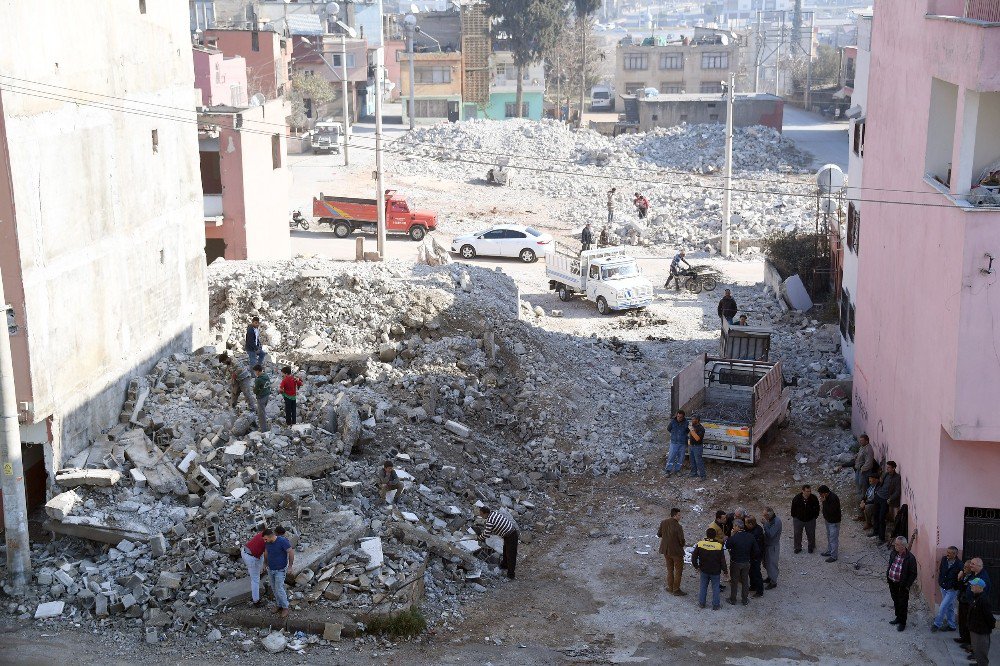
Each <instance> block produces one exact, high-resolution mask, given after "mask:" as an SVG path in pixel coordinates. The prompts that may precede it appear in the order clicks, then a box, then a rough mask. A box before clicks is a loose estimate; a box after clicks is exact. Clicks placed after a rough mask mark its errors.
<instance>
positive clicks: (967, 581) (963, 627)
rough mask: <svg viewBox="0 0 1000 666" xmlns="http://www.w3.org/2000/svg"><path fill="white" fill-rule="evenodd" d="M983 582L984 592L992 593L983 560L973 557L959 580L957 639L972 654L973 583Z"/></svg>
mask: <svg viewBox="0 0 1000 666" xmlns="http://www.w3.org/2000/svg"><path fill="white" fill-rule="evenodd" d="M977 578H978V579H979V580H981V581H983V591H984V592H985V593H986V594H989V592H990V582H991V581H990V576H989V574H988V573H986V570H985V569H984V568H983V560H982V558H979V557H973V558H972V559H970V560H969V561H968V563H967V564H966V566H965V568H964V569H963V572H962V577H961V578H960V579H959V584H960V586H961V590H960V591H959V595H958V638H956V639H955V641H956V642H957V643H959V644H960V645H961V646H962V647H963V648H964V649H965V651H966V652H972V635H971V633H970V629H969V610H970V609H971V608H972V602H973V601H974V600H975V595H973V593H972V587H971V583H972V581H973V580H975V579H977Z"/></svg>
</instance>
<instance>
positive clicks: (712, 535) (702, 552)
mask: <svg viewBox="0 0 1000 666" xmlns="http://www.w3.org/2000/svg"><path fill="white" fill-rule="evenodd" d="M719 536H720V534H719V533H717V532H716V531H715V528H713V527H709V528H708V529H707V530H705V538H704V539H702V540H701V541H699V542H698V543H697V544H695V547H694V551H693V552H692V553H691V564H692V566H694V568H695V569H697V570H698V572H699V574H700V575H701V583H700V584H699V587H698V605H699V606H700V607H701V608H704V607H705V601H706V597H707V596H708V586H709V585H711V586H712V610H719V607H720V606H722V601H721V599H720V598H719V594H720V584H719V578H720V576H721V574H722V572H723V570H725V568H726V553H725V551H724V550H723V549H722V544H721V543H719V541H718V538H719Z"/></svg>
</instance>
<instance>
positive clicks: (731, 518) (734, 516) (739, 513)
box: [722, 506, 747, 537]
mask: <svg viewBox="0 0 1000 666" xmlns="http://www.w3.org/2000/svg"><path fill="white" fill-rule="evenodd" d="M746 516H747V510H746V509H744V508H743V507H739V506H738V507H736V509H734V510H733V512H732V513H729V514H726V524H725V525H723V526H722V527H723V529H724V530H725V535H726V536H727V537H729V536H730V535H731V534H732V533H733V525H734V524H735V523H736V521H737V520H743V519H744V518H746Z"/></svg>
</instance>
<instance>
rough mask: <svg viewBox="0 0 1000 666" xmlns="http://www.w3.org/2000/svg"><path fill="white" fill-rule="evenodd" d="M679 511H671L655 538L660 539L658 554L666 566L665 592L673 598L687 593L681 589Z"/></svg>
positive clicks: (682, 542) (681, 542) (682, 539)
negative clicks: (661, 556)
mask: <svg viewBox="0 0 1000 666" xmlns="http://www.w3.org/2000/svg"><path fill="white" fill-rule="evenodd" d="M680 520H681V510H680V509H671V510H670V517H669V518H664V519H663V521H662V522H661V523H660V529H658V530H656V536H658V537H660V554H661V555H663V558H664V559H665V560H666V564H667V591H668V592H670V594H672V595H674V596H675V597H683V596H686V595H687V592H685V591H683V590H682V589H681V575H682V574H683V573H684V543H685V542H684V528H683V527H681V523H680Z"/></svg>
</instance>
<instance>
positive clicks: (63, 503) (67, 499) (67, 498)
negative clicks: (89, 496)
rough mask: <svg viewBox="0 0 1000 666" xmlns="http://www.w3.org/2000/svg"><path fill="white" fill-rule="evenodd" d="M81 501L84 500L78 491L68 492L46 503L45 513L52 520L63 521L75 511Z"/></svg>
mask: <svg viewBox="0 0 1000 666" xmlns="http://www.w3.org/2000/svg"><path fill="white" fill-rule="evenodd" d="M81 501H82V499H81V498H80V496H79V495H78V494H77V493H76V491H74V490H67V491H66V492H64V493H59V494H58V495H56V496H55V497H53V498H52V499H50V500H49V501H48V502H46V503H45V513H46V514H48V516H49V517H50V518H55V519H57V520H62V519H63V518H65V517H66V516H68V515H69V514H71V513H73V509H75V508H76V506H77V505H78V504H79V503H80V502H81Z"/></svg>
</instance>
